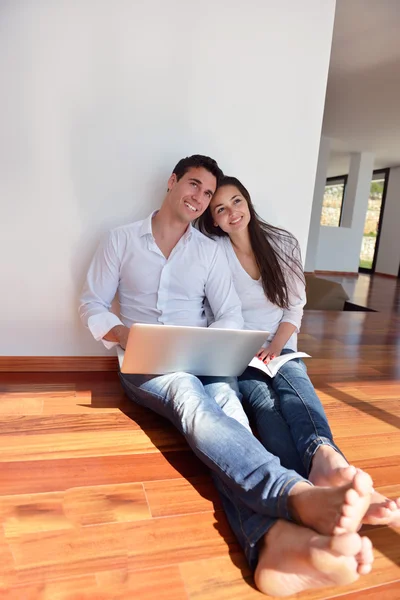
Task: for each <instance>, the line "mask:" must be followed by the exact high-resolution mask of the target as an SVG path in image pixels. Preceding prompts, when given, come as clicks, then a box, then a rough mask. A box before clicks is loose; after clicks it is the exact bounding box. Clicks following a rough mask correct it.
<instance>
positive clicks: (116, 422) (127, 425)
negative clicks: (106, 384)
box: [1, 411, 172, 436]
mask: <svg viewBox="0 0 400 600" xmlns="http://www.w3.org/2000/svg"><path fill="white" fill-rule="evenodd" d="M132 429H140V427H139V425H138V424H137V423H136V422H135V421H134V420H133V419H130V418H129V417H127V416H126V415H125V414H123V413H122V412H120V411H119V412H112V413H100V414H98V413H97V412H96V413H95V414H93V413H92V414H72V415H71V414H64V415H59V414H55V415H45V416H42V415H41V416H36V415H33V416H25V415H18V416H3V417H2V419H1V435H2V436H6V435H21V436H22V435H23V436H26V435H36V436H37V435H38V434H40V435H48V434H49V433H53V434H55V433H56V434H63V433H71V432H79V433H80V432H85V433H86V432H88V433H92V432H93V430H94V431H96V432H97V433H98V432H101V431H107V430H111V431H120V430H132ZM171 430H172V427H171Z"/></svg>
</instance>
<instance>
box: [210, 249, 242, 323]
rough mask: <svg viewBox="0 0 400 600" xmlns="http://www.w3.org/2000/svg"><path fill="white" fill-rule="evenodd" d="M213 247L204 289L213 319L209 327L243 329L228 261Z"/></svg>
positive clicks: (239, 305)
mask: <svg viewBox="0 0 400 600" xmlns="http://www.w3.org/2000/svg"><path fill="white" fill-rule="evenodd" d="M215 246H216V248H215V253H214V256H213V260H212V263H211V268H210V272H209V275H208V279H207V283H206V288H205V293H206V298H207V299H208V302H209V304H210V307H211V310H212V312H213V315H214V319H215V320H214V322H213V323H212V324H211V325H210V327H220V328H223V329H243V325H244V321H243V317H242V306H241V303H240V300H239V296H238V295H237V293H236V290H235V288H234V285H233V281H232V276H231V270H230V268H229V264H228V260H227V258H226V256H225V253H224V251H223V250H222V248H220V247H219V246H218V245H217V244H215Z"/></svg>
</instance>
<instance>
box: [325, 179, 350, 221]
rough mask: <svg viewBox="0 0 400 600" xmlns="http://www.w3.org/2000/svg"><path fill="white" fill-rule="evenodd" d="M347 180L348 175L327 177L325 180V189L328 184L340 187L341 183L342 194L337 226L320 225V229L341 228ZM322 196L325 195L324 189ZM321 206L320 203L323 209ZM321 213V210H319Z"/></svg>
mask: <svg viewBox="0 0 400 600" xmlns="http://www.w3.org/2000/svg"><path fill="white" fill-rule="evenodd" d="M347 179H348V175H338V176H337V177H328V178H327V179H326V181H325V187H326V186H327V185H329V184H334V183H337V184H338V185H341V184H342V183H343V194H342V202H341V204H340V215H339V224H338V225H322V224H321V223H320V227H341V226H342V213H343V205H344V198H345V195H346V186H347ZM324 194H325V188H324ZM323 205H324V204H323V201H322V207H323ZM321 212H322V209H321Z"/></svg>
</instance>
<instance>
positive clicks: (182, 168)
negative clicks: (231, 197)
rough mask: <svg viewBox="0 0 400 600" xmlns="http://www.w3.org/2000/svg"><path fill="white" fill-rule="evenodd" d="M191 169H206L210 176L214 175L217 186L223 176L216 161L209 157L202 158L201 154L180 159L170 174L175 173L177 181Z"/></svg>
mask: <svg viewBox="0 0 400 600" xmlns="http://www.w3.org/2000/svg"><path fill="white" fill-rule="evenodd" d="M193 167H194V168H199V167H203V169H206V170H207V171H209V172H210V173H212V175H214V177H215V179H216V180H217V185H218V183H219V180H220V179H221V177H222V176H223V173H222V171H221V169H220V168H219V166H218V164H217V161H216V160H214V159H213V158H210V157H209V156H203V155H202V154H193V156H187V157H186V158H181V160H180V161H179V162H178V164H177V165H176V167H175V168H174V170H173V171H172V172H173V173H175V175H176V178H177V180H178V181H179V180H180V179H181V177H183V176H184V174H185V173H187V172H188V170H189V169H192V168H193Z"/></svg>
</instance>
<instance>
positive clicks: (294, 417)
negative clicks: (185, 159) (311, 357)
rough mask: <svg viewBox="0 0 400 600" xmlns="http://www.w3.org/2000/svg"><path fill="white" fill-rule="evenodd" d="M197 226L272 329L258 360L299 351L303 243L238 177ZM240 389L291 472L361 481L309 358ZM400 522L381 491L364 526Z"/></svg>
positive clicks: (251, 377)
mask: <svg viewBox="0 0 400 600" xmlns="http://www.w3.org/2000/svg"><path fill="white" fill-rule="evenodd" d="M198 226H199V229H200V231H202V232H203V233H205V234H206V235H209V236H212V237H214V238H215V239H216V240H217V241H218V242H219V243H220V244H221V245H222V246H223V248H224V250H225V252H226V255H227V258H228V262H229V265H230V267H231V270H232V276H233V281H234V284H235V287H236V291H237V292H238V294H239V297H240V299H241V302H242V311H243V318H244V321H245V328H246V329H265V330H266V331H269V332H270V336H269V338H268V340H267V342H266V343H265V344H264V347H263V348H261V349H260V351H259V352H258V354H257V356H258V358H259V359H260V360H262V361H263V362H264V363H266V364H267V363H268V362H269V361H270V360H272V359H273V358H274V357H275V356H279V355H280V354H286V353H291V352H295V351H296V350H297V333H298V331H299V329H300V324H301V319H302V314H303V307H304V304H305V302H306V295H305V280H304V274H303V269H302V264H301V257H300V249H299V244H298V242H297V240H296V239H295V238H294V237H293V236H292V235H291V234H290V233H288V232H287V231H285V230H283V229H279V228H277V227H273V226H272V225H269V224H267V223H265V222H264V221H263V220H262V219H261V218H260V217H259V216H258V215H257V213H256V211H255V210H254V207H253V204H252V201H251V198H250V194H249V193H248V191H247V190H246V188H245V187H244V186H243V184H242V183H241V182H240V181H239V180H238V179H236V178H235V177H227V176H225V177H224V178H223V179H222V180H221V182H220V184H219V186H218V189H217V192H216V193H215V195H214V197H213V199H212V201H211V203H210V206H209V208H208V209H207V211H206V212H205V213H204V214H203V215H202V216H201V217H200V219H199V222H198ZM239 387H240V391H241V393H242V394H243V403H244V405H245V408H246V410H247V411H248V412H249V414H250V417H251V418H252V419H253V420H254V421H255V424H256V426H257V429H258V432H259V435H260V438H261V440H262V442H263V444H264V445H265V446H266V448H267V449H268V450H269V451H270V452H271V453H272V454H275V455H276V456H279V458H280V460H281V463H282V464H283V465H284V466H285V467H286V468H292V469H295V470H297V471H298V472H299V473H300V474H302V475H303V476H304V477H306V478H307V479H308V480H309V481H311V482H312V483H313V484H314V485H318V486H339V485H344V484H345V483H347V482H349V481H350V480H351V479H352V478H353V477H354V473H355V471H356V469H355V467H352V466H350V465H349V464H348V462H347V461H346V459H345V457H344V456H343V454H342V453H341V451H340V450H339V448H338V447H337V446H336V444H335V443H334V441H333V436H332V432H331V430H330V427H329V425H328V421H327V418H326V415H325V412H324V409H323V407H322V404H321V402H320V400H319V398H318V396H317V394H316V392H315V390H314V387H313V385H312V383H311V381H310V379H309V377H308V375H307V370H306V367H305V365H304V363H303V361H301V360H299V359H293V360H290V361H288V362H287V363H286V364H285V365H283V366H282V367H281V369H280V370H279V371H278V373H277V375H276V376H275V377H274V378H272V379H271V378H269V377H268V376H267V375H264V373H262V372H261V371H259V370H258V369H254V368H251V367H249V368H247V369H246V371H245V372H244V373H243V375H242V376H241V377H240V378H239ZM398 521H400V499H399V500H397V502H394V501H390V500H388V499H386V498H385V497H384V496H382V495H381V494H377V493H374V495H373V499H372V502H371V507H370V510H369V512H368V513H367V516H366V519H365V522H368V523H371V524H374V523H392V522H396V523H397V522H398Z"/></svg>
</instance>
